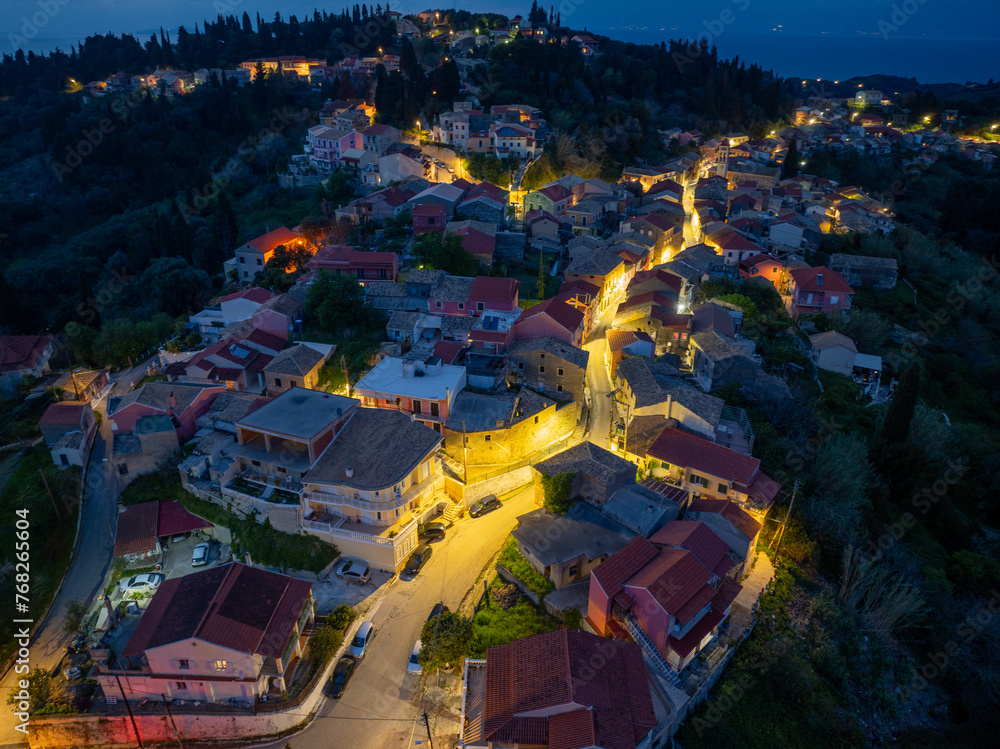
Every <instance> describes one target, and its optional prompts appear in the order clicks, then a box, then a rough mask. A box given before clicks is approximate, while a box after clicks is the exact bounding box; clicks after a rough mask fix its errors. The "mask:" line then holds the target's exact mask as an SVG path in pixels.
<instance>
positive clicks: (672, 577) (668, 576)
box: [625, 549, 715, 623]
mask: <svg viewBox="0 0 1000 749" xmlns="http://www.w3.org/2000/svg"><path fill="white" fill-rule="evenodd" d="M712 575H713V573H711V572H710V571H709V570H707V569H706V568H705V565H703V564H702V563H701V562H700V561H698V558H697V557H696V556H695V555H694V554H692V553H691V552H690V551H687V550H685V549H664V550H663V551H661V552H660V553H659V555H658V556H657V557H656V558H655V559H653V560H652V561H651V562H649V563H648V564H647V565H646V566H645V567H643V568H642V569H641V570H639V572H637V573H636V574H635V575H633V576H632V577H631V578H630V579H629V580H628V581H626V583H625V586H626V590H628V589H629V588H645V589H646V590H647V591H649V594H650V595H651V596H652V597H653V598H654V599H655V600H656V602H657V603H659V604H660V606H662V607H663V610H664V611H666V612H667V613H668V614H670V615H671V616H674V617H676V618H677V619H678V620H680V621H681V622H682V623H687V622H689V621H690V620H691V618H692V617H693V616H694V615H695V614H697V613H698V612H699V611H700V610H701V609H702V608H704V607H705V605H706V604H707V603H708V602H709V601H710V600H712V598H713V597H714V596H715V588H713V587H712V586H711V585H709V584H708V582H709V580H710V579H711V578H712ZM706 588H707V589H708V590H706ZM633 597H634V594H633Z"/></svg>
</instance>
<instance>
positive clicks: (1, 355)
mask: <svg viewBox="0 0 1000 749" xmlns="http://www.w3.org/2000/svg"><path fill="white" fill-rule="evenodd" d="M51 343H52V336H50V335H43V336H36V335H5V336H0V372H18V371H20V370H22V369H34V368H35V366H36V365H37V364H38V360H39V359H41V358H42V355H43V354H44V353H45V349H46V348H48V346H49V345H50V344H51Z"/></svg>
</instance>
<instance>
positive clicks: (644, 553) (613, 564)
mask: <svg viewBox="0 0 1000 749" xmlns="http://www.w3.org/2000/svg"><path fill="white" fill-rule="evenodd" d="M658 553H659V552H657V550H656V547H655V546H653V544H651V543H650V542H649V541H647V540H646V539H645V538H643V537H642V536H636V537H635V538H633V539H632V540H631V541H629V542H628V543H627V544H625V546H623V547H622V548H621V549H619V550H618V551H617V552H615V553H614V554H612V555H611V556H610V557H608V558H607V559H606V560H604V561H603V562H601V564H599V565H598V566H597V567H596V568H595V569H594V571H593V572H591V576H592V577H593V578H594V579H595V580H597V582H598V584H599V585H600V586H601V590H603V591H604V594H605V595H606V596H607V597H608V599H612V598H614V597H615V596H616V595H618V594H619V593H620V592H622V590H623V589H622V586H623V585H624V584H625V583H626V582H627V581H628V580H629V579H630V578H631V577H632V576H633V575H635V574H636V573H637V572H638V571H639V570H641V569H642V568H643V567H645V566H646V565H647V564H649V563H650V562H651V561H652V560H654V559H655V558H656V556H657V554H658Z"/></svg>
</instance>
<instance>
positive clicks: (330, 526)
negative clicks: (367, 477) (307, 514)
mask: <svg viewBox="0 0 1000 749" xmlns="http://www.w3.org/2000/svg"><path fill="white" fill-rule="evenodd" d="M334 526H335V524H334V523H326V522H323V521H321V520H303V521H302V527H303V528H304V529H305V530H307V531H308V530H311V531H317V532H319V533H325V534H327V535H328V536H331V537H332V538H343V539H348V540H351V541H358V542H360V543H365V544H375V545H377V546H396V545H397V544H401V543H402V542H403V541H404V540H405V539H406V538H407V537H408V535H409V533H410V531H412V530H415V529H416V527H417V523H416V521H415V520H411V521H410V522H409V523H407V524H406V525H404V526H403V527H402V528H400V529H399V532H398V534H397V535H395V536H394V537H393V538H387V537H385V536H376V535H373V534H371V533H362V532H360V531H350V530H346V529H345V528H337V527H334Z"/></svg>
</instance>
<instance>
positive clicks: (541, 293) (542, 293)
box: [535, 250, 545, 301]
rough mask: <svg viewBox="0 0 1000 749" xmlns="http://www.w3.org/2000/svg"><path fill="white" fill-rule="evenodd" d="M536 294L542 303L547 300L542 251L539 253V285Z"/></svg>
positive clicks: (536, 287)
mask: <svg viewBox="0 0 1000 749" xmlns="http://www.w3.org/2000/svg"><path fill="white" fill-rule="evenodd" d="M535 290H536V293H537V294H538V299H539V301H541V300H542V299H544V298H545V270H544V266H543V264H542V251H541V250H539V251H538V283H537V284H536V286H535Z"/></svg>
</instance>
